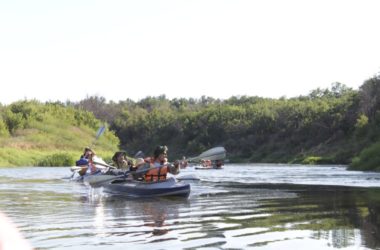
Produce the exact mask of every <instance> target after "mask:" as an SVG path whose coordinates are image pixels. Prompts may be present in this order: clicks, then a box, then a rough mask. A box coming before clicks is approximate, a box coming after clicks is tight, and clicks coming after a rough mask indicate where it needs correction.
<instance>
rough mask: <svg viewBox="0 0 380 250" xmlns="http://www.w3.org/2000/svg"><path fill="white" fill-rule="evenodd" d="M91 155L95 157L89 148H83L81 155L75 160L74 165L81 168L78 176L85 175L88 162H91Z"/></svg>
mask: <svg viewBox="0 0 380 250" xmlns="http://www.w3.org/2000/svg"><path fill="white" fill-rule="evenodd" d="M93 155H95V152H94V151H93V150H92V149H91V148H89V147H86V148H84V151H83V154H82V155H81V156H80V159H79V160H77V161H76V164H75V165H76V166H79V167H82V169H81V170H79V171H78V174H79V175H81V176H83V175H85V174H86V172H87V169H88V166H89V164H90V160H91V161H92V157H93ZM91 165H93V164H91Z"/></svg>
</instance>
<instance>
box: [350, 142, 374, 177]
mask: <svg viewBox="0 0 380 250" xmlns="http://www.w3.org/2000/svg"><path fill="white" fill-rule="evenodd" d="M379 152H380V142H377V143H374V144H372V145H371V146H370V147H368V148H366V149H364V150H363V151H361V152H360V154H359V156H357V157H355V158H354V159H353V160H352V163H351V164H350V169H351V170H376V171H379V170H380V154H379Z"/></svg>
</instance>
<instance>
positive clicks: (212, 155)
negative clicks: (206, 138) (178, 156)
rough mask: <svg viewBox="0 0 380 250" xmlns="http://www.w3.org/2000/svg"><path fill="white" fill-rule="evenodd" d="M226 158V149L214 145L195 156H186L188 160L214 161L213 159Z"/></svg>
mask: <svg viewBox="0 0 380 250" xmlns="http://www.w3.org/2000/svg"><path fill="white" fill-rule="evenodd" d="M224 158H226V149H225V148H224V147H215V148H211V149H209V150H207V151H205V152H203V153H202V154H200V155H198V156H196V157H191V158H188V159H187V160H188V161H200V160H210V161H215V160H222V159H224Z"/></svg>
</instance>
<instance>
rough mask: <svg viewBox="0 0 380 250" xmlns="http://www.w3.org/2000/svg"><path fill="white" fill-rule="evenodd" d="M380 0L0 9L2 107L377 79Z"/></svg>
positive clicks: (51, 4)
mask: <svg viewBox="0 0 380 250" xmlns="http://www.w3.org/2000/svg"><path fill="white" fill-rule="evenodd" d="M379 10H380V1H378V0H355V1H354V0H286V1H284V0H249V1H244V0H230V1H226V0H173V1H172V0H112V1H97V0H88V1H85V0H61V1H58V0H33V1H30V0H0V103H2V104H10V103H12V102H15V101H18V100H23V99H37V100H40V101H43V102H45V101H56V100H59V101H67V100H70V101H80V100H82V99H85V98H86V97H87V96H93V95H97V96H103V97H105V98H106V100H107V101H110V100H112V101H115V102H117V101H119V100H126V99H132V100H134V101H138V100H141V99H143V98H145V97H147V96H159V95H165V96H166V97H167V98H170V99H173V98H181V97H184V98H190V97H191V98H200V97H201V96H210V97H213V98H220V99H227V98H229V97H231V96H243V95H247V96H261V97H271V98H279V97H288V98H290V97H295V96H299V95H307V94H309V93H310V91H311V90H314V89H316V88H330V87H331V84H332V83H334V82H340V83H343V84H345V85H347V86H348V87H351V88H353V89H358V88H359V86H361V85H362V84H363V82H364V81H365V80H367V79H369V78H371V77H373V76H374V75H375V74H377V73H378V72H379V71H380V60H379V58H380V32H379V28H378V25H379V23H380V15H379Z"/></svg>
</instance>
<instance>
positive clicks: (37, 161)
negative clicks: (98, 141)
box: [0, 148, 114, 167]
mask: <svg viewBox="0 0 380 250" xmlns="http://www.w3.org/2000/svg"><path fill="white" fill-rule="evenodd" d="M81 154H82V150H80V151H74V150H72V151H59V150H52V151H49V150H23V149H16V148H0V167H15V166H72V165H74V164H75V161H76V160H78V159H79V157H80V155H81ZM113 154H114V151H102V150H100V151H99V152H97V155H98V156H99V157H102V158H103V159H104V160H105V161H107V162H108V161H110V160H111V157H112V155H113Z"/></svg>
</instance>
